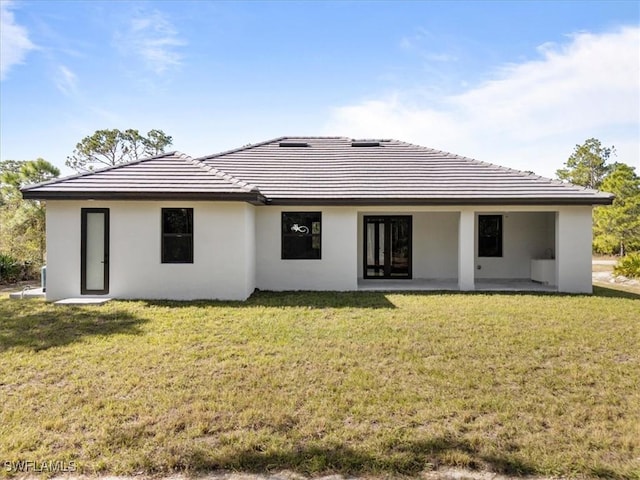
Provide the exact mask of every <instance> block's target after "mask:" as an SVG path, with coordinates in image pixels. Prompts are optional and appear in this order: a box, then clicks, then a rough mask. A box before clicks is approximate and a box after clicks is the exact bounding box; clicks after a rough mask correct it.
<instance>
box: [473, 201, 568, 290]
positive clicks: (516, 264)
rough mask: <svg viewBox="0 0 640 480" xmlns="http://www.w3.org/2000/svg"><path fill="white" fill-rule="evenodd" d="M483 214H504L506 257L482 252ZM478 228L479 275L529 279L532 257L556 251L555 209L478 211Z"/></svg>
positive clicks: (503, 227) (503, 245)
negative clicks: (479, 230)
mask: <svg viewBox="0 0 640 480" xmlns="http://www.w3.org/2000/svg"><path fill="white" fill-rule="evenodd" d="M479 215H502V229H503V237H502V257H495V258H493V257H479V256H478V238H477V237H478V235H477V232H478V216H479ZM475 231H476V235H475V236H476V238H475V264H476V272H475V278H477V279H489V278H498V279H516V278H518V279H527V278H530V277H531V259H532V258H549V256H550V255H552V254H554V253H555V244H554V243H555V234H554V232H555V214H554V212H514V211H477V212H476V218H475ZM478 267H480V268H478Z"/></svg>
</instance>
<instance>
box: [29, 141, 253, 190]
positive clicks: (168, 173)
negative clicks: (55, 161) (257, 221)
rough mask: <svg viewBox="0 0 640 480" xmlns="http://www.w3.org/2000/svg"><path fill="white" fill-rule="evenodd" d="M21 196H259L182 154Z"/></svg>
mask: <svg viewBox="0 0 640 480" xmlns="http://www.w3.org/2000/svg"><path fill="white" fill-rule="evenodd" d="M22 192H23V196H24V197H25V198H45V199H46V198H88V197H90V198H114V199H116V198H117V199H121V198H149V199H155V198H171V197H180V198H200V197H202V198H212V199H225V198H228V199H230V200H231V199H235V198H236V197H238V199H244V198H243V197H246V199H247V200H251V199H255V198H256V197H257V196H259V192H258V190H257V188H256V187H254V186H253V185H250V184H248V183H246V182H243V181H241V180H238V179H237V178H235V177H233V176H232V175H229V174H227V173H225V172H221V171H219V170H217V169H216V168H215V167H213V166H211V165H206V164H204V163H202V162H200V161H198V160H195V159H193V158H191V157H190V156H188V155H185V154H183V153H180V152H170V153H165V154H162V155H158V156H156V157H151V158H145V159H142V160H138V161H135V162H131V163H127V164H122V165H117V166H114V167H108V168H105V169H102V170H97V171H95V172H87V173H82V174H79V175H74V176H72V177H66V178H61V179H56V180H53V181H50V182H45V183H42V184H39V185H30V186H28V187H26V188H23V189H22ZM218 197H219V198H218ZM223 197H224V198H223Z"/></svg>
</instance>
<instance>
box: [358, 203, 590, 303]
mask: <svg viewBox="0 0 640 480" xmlns="http://www.w3.org/2000/svg"><path fill="white" fill-rule="evenodd" d="M590 213H591V212H590V209H585V208H579V207H578V208H576V207H563V206H561V207H558V206H555V207H554V206H549V207H545V206H536V207H533V206H526V205H521V206H518V205H496V206H490V205H484V206H476V207H471V206H469V207H462V208H460V207H458V208H455V207H454V208H451V207H444V206H443V207H437V206H412V207H409V208H406V209H402V210H400V209H397V208H396V209H391V208H388V207H387V208H384V207H383V208H377V209H376V210H371V211H367V210H364V209H363V210H361V211H359V213H358V237H359V238H358V249H359V251H358V257H359V264H358V290H363V291H371V290H375V291H389V290H391V291H400V290H405V291H410V290H415V291H430V290H431V291H438V290H452V291H533V292H556V291H575V292H585V291H590V290H591V285H590V284H589V285H587V284H586V283H585V285H581V284H579V281H580V280H581V279H582V278H586V279H587V280H590V264H589V263H588V260H589V259H590V251H591V250H590V249H591V245H590V235H589V232H590V229H591V215H590ZM583 259H587V260H586V261H583ZM583 263H584V265H583ZM561 264H562V267H561ZM583 270H584V272H583ZM583 273H584V274H583Z"/></svg>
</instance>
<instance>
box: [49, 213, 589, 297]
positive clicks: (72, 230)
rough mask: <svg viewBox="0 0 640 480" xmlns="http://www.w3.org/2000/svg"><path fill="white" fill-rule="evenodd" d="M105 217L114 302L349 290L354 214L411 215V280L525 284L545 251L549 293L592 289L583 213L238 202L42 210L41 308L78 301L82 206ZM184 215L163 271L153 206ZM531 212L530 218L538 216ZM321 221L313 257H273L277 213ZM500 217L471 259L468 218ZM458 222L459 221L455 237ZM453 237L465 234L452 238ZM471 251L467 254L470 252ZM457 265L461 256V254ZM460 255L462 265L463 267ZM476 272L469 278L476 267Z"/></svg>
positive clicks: (472, 228)
mask: <svg viewBox="0 0 640 480" xmlns="http://www.w3.org/2000/svg"><path fill="white" fill-rule="evenodd" d="M83 207H84V208H109V209H110V230H111V233H110V240H111V242H110V243H111V245H110V291H109V294H108V296H110V297H115V298H149V299H164V298H167V299H182V300H188V299H199V298H207V299H238V300H241V299H245V298H247V297H248V296H249V295H250V294H251V293H252V292H253V290H254V288H256V287H257V288H260V289H263V290H356V289H357V281H358V278H362V257H363V237H362V235H363V231H362V230H363V226H362V224H363V216H364V215H411V216H412V217H413V278H426V279H455V278H458V280H459V281H461V280H460V272H459V271H460V268H461V265H462V267H463V268H462V270H463V273H464V278H463V279H462V280H463V281H462V283H461V284H460V288H462V289H465V290H472V289H473V288H474V285H473V282H474V278H475V279H483V278H501V279H502V278H504V279H508V278H530V259H531V258H540V257H545V256H547V255H548V253H549V251H552V253H553V254H555V257H556V279H557V285H558V290H559V291H563V292H579V293H588V292H591V207H589V206H587V207H553V206H547V207H537V208H536V207H524V206H523V207H506V206H504V207H495V208H492V209H490V210H488V209H480V208H474V207H461V208H460V209H458V210H455V209H452V208H451V207H428V206H416V207H407V208H402V209H399V208H398V207H366V206H363V207H309V206H304V207H280V206H258V207H254V206H252V205H249V204H246V203H243V202H177V201H176V202H174V201H169V202H152V201H140V202H137V201H136V202H134V201H113V202H103V201H48V202H47V252H48V253H47V299H49V300H57V299H60V298H66V297H77V296H80V221H81V218H80V211H81V208H83ZM181 207H182V208H193V209H194V263H193V264H162V263H161V261H160V253H161V252H160V248H161V225H160V223H161V209H162V208H181ZM538 209H539V210H538ZM283 211H321V212H322V258H321V259H319V260H282V259H281V212H283ZM483 213H486V214H503V215H504V218H503V222H504V223H503V228H504V237H503V254H504V255H503V257H502V258H478V257H477V216H478V214H483ZM462 214H464V215H465V218H468V222H465V227H464V228H462V227H461V225H462V222H461V218H462ZM459 232H463V233H464V235H465V239H464V241H460V239H459V238H458V237H459ZM469 252H471V253H469ZM461 256H462V257H461ZM460 258H463V262H462V264H461V263H460V260H459V259H460ZM478 265H481V267H482V268H481V269H480V270H478V269H477V266H478Z"/></svg>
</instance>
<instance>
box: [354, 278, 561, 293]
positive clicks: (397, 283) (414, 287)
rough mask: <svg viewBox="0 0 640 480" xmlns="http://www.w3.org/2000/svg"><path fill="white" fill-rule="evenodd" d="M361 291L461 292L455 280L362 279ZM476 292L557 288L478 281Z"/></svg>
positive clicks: (507, 281)
mask: <svg viewBox="0 0 640 480" xmlns="http://www.w3.org/2000/svg"><path fill="white" fill-rule="evenodd" d="M358 290H359V291H374V292H375V291H377V292H381V291H386V292H388V291H442V290H444V291H447V290H452V291H459V290H460V288H459V287H458V281H457V280H453V279H442V280H431V279H426V278H414V279H411V280H393V279H391V280H390V279H380V280H377V279H366V280H363V279H360V280H358ZM474 291H476V292H555V291H557V289H556V287H554V286H550V285H545V284H542V283H538V282H534V281H532V280H526V279H523V280H511V279H506V280H505V279H501V280H476V282H475V290H474Z"/></svg>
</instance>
